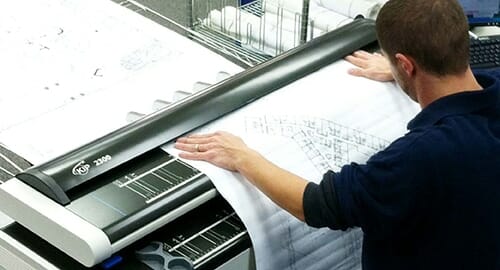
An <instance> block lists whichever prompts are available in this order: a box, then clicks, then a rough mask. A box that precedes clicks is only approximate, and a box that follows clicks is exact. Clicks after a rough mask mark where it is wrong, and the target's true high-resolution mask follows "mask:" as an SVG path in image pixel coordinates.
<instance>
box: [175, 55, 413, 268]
mask: <svg viewBox="0 0 500 270" xmlns="http://www.w3.org/2000/svg"><path fill="white" fill-rule="evenodd" d="M349 67H350V64H348V63H347V62H345V61H343V60H340V61H339V62H338V63H335V64H333V65H330V66H328V67H326V68H323V69H322V70H320V71H318V72H315V73H313V74H311V75H309V76H307V77H305V78H303V79H301V80H299V81H297V82H295V83H292V84H291V85H289V86H286V87H284V88H282V89H280V90H278V91H276V92H274V93H272V94H269V95H267V96H266V97H264V98H262V99H260V100H257V101H255V102H253V103H251V104H250V105H248V106H246V107H244V108H242V109H240V110H238V111H236V112H234V113H232V114H230V115H228V116H226V117H224V118H222V119H219V120H218V121H216V122H214V123H212V124H210V125H208V126H205V127H202V128H200V129H199V130H198V131H196V132H195V133H198V132H209V131H215V130H227V131H230V132H232V133H235V134H237V135H239V136H241V137H242V138H243V139H244V140H245V142H246V143H247V144H248V145H249V146H250V147H252V148H254V149H256V150H257V151H259V152H260V153H262V154H263V155H264V156H265V157H267V158H268V159H269V160H271V161H272V162H274V163H276V164H277V165H278V166H281V167H282V168H284V169H287V170H290V171H292V172H294V173H296V174H298V175H300V176H301V177H303V178H305V179H308V180H310V181H314V182H319V181H320V179H321V176H322V174H323V173H324V172H326V170H327V169H333V170H337V171H338V170H339V168H340V167H341V166H342V165H343V164H347V163H349V162H351V161H357V162H364V161H366V160H367V159H368V158H369V157H370V156H371V155H372V154H373V153H375V152H377V151H379V150H381V149H383V148H384V147H386V146H387V145H388V144H389V143H390V142H391V141H393V140H394V139H395V138H397V137H399V136H401V135H403V134H404V133H405V132H406V123H407V122H408V121H409V120H410V119H411V118H412V117H413V116H414V115H415V114H416V113H417V112H418V111H419V107H418V106H417V104H416V103H414V102H412V101H411V100H409V98H408V97H406V95H405V94H404V93H403V92H402V91H401V90H400V89H398V88H397V87H396V86H395V84H394V83H377V82H373V81H369V80H367V79H363V78H355V77H352V76H349V75H347V69H348V68H349ZM166 148H167V149H168V151H169V152H171V153H174V154H176V153H178V152H177V151H176V150H175V149H172V146H171V145H169V146H167V147H166ZM188 162H190V163H191V164H193V165H194V166H196V167H198V168H199V169H200V170H202V171H203V172H204V173H206V174H207V175H208V176H209V177H210V179H212V181H213V182H214V184H215V186H216V187H217V189H218V190H219V192H220V193H221V194H222V195H223V196H224V197H225V198H226V199H227V200H228V201H229V202H230V203H231V205H232V206H233V207H234V208H235V210H236V212H237V213H238V215H239V216H240V217H241V218H242V220H243V222H244V223H245V225H246V226H247V229H248V231H249V233H250V236H251V240H252V242H253V245H254V249H255V256H256V261H257V269H259V270H263V269H269V270H271V269H272V270H274V269H315V270H316V269H360V256H361V253H360V252H361V243H362V234H361V231H360V230H359V229H353V230H351V231H349V232H339V231H331V230H329V229H326V228H323V229H313V228H310V227H308V226H306V225H305V224H304V223H301V222H299V221H298V220H297V219H295V218H294V217H292V216H291V215H290V214H288V213H286V212H284V211H283V210H281V209H279V208H278V207H277V206H276V205H275V204H274V203H273V202H272V201H270V200H269V199H268V198H267V197H266V196H264V195H263V194H262V193H261V192H260V191H258V190H257V189H256V188H255V187H253V186H252V185H251V184H250V183H249V182H248V181H246V180H245V179H243V177H242V176H241V175H239V174H236V173H232V172H228V171H225V170H221V169H218V168H216V167H214V166H212V165H210V164H207V163H205V162H192V161H188ZM281 180H282V179H274V181H281Z"/></svg>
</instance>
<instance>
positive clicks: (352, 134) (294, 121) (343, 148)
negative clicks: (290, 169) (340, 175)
mask: <svg viewBox="0 0 500 270" xmlns="http://www.w3.org/2000/svg"><path fill="white" fill-rule="evenodd" d="M245 128H246V130H247V132H257V133H261V134H267V135H272V136H282V137H286V138H290V139H292V140H294V141H295V142H296V143H297V144H298V146H299V147H300V148H301V149H302V150H303V152H304V153H305V154H306V156H307V158H308V159H309V160H311V162H312V164H313V165H314V166H315V168H316V169H317V170H318V171H319V172H325V171H326V170H328V169H340V168H341V167H342V166H343V165H345V164H347V163H349V162H352V161H358V162H363V161H365V160H367V159H368V158H369V157H370V156H371V155H373V154H374V153H376V152H378V151H380V150H382V149H384V148H385V147H386V146H387V145H388V144H389V141H387V140H384V139H381V138H379V137H376V136H373V135H370V134H368V133H365V132H362V131H359V130H356V129H353V128H350V127H347V126H344V125H340V124H338V123H335V122H333V121H329V120H325V119H318V118H311V117H292V116H259V117H247V118H246V119H245Z"/></svg>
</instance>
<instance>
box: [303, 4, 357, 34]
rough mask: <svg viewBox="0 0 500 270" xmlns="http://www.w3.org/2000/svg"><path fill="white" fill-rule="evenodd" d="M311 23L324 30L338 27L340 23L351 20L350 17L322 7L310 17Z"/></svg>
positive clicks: (343, 23) (346, 22)
mask: <svg viewBox="0 0 500 270" xmlns="http://www.w3.org/2000/svg"><path fill="white" fill-rule="evenodd" d="M310 20H311V22H312V23H311V24H312V25H313V26H314V27H315V28H318V29H320V30H323V31H325V32H328V31H331V30H334V29H336V28H339V27H340V26H342V25H345V24H348V23H350V22H352V21H353V19H352V18H349V17H347V16H344V15H342V14H339V13H337V12H334V11H331V10H328V9H326V8H323V9H322V11H320V12H317V13H316V14H315V15H314V17H310Z"/></svg>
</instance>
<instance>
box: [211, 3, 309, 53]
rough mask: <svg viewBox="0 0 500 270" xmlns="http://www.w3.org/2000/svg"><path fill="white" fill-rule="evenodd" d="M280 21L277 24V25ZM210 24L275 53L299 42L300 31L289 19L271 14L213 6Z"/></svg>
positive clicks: (244, 43) (256, 46)
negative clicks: (257, 14)
mask: <svg viewBox="0 0 500 270" xmlns="http://www.w3.org/2000/svg"><path fill="white" fill-rule="evenodd" d="M276 24H278V25H276ZM209 25H211V27H213V28H214V29H217V30H220V31H221V32H223V33H226V34H229V35H231V36H233V37H235V38H237V39H239V40H240V41H241V42H242V45H244V46H249V47H251V48H253V49H257V50H259V51H262V52H265V53H267V54H270V55H276V54H279V53H281V52H283V51H287V50H289V49H291V48H293V47H295V46H297V45H299V38H300V33H294V32H292V31H289V30H287V29H293V28H294V25H293V22H290V20H286V19H284V18H283V20H279V21H278V20H277V18H276V17H275V16H274V18H273V17H270V16H268V15H265V16H262V17H258V16H256V15H253V14H251V13H248V12H246V11H244V10H240V9H236V8H234V7H230V6H227V7H224V8H223V9H222V10H221V11H218V10H212V11H211V12H210V17H209Z"/></svg>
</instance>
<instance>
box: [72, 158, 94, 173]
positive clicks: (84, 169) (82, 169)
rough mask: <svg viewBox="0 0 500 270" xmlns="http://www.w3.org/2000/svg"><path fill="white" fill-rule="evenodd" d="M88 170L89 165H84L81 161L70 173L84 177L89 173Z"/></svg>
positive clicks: (83, 161)
mask: <svg viewBox="0 0 500 270" xmlns="http://www.w3.org/2000/svg"><path fill="white" fill-rule="evenodd" d="M89 169H90V165H89V164H87V163H85V160H82V161H80V162H78V163H77V164H76V165H75V166H74V167H73V170H72V171H71V172H72V173H73V175H76V176H79V175H86V174H87V173H89Z"/></svg>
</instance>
